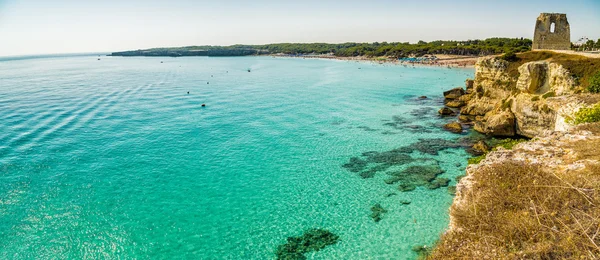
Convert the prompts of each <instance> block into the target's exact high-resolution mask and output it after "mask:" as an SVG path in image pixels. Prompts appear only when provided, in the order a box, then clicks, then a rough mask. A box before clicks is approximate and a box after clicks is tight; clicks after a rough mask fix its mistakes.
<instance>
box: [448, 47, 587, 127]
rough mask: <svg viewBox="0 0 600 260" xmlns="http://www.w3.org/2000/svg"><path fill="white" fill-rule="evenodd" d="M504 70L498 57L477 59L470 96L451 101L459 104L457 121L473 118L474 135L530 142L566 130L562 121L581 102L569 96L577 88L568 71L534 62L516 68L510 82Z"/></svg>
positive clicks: (573, 111)
mask: <svg viewBox="0 0 600 260" xmlns="http://www.w3.org/2000/svg"><path fill="white" fill-rule="evenodd" d="M508 65H509V63H508V62H507V61H503V60H500V59H498V58H489V57H486V58H481V59H479V61H478V62H477V65H476V73H475V74H476V77H475V80H474V81H473V91H471V93H470V94H469V93H468V92H467V94H466V95H463V96H461V97H460V98H459V99H457V100H460V101H464V103H465V104H464V106H462V108H461V110H460V114H461V116H462V117H463V118H474V124H475V127H474V129H475V130H476V131H479V132H481V133H485V134H489V135H493V136H513V135H515V134H518V135H523V136H526V137H534V136H536V135H539V134H542V133H544V132H547V131H566V130H568V129H569V128H570V127H572V126H570V125H569V124H567V123H565V119H566V118H569V117H572V116H573V114H574V113H575V112H576V111H577V110H578V109H579V108H580V107H582V105H581V104H583V103H586V102H583V101H582V99H584V98H575V97H577V96H580V95H582V94H575V93H576V91H577V88H578V86H577V84H576V81H575V80H574V79H573V77H572V76H571V73H569V71H567V70H566V69H565V68H564V67H563V66H561V65H560V64H556V63H552V62H549V61H535V62H528V63H525V64H523V65H521V66H520V67H519V69H518V70H519V76H518V78H514V79H511V77H510V75H509V72H508ZM567 96H568V97H569V98H566V97H567ZM565 98H566V99H565ZM455 101H456V100H455ZM456 103H457V104H456V105H458V102H456ZM580 103H581V104H580ZM587 104H589V102H587ZM451 105H455V104H454V103H452V104H451ZM460 105H462V104H460ZM513 129H514V130H513Z"/></svg>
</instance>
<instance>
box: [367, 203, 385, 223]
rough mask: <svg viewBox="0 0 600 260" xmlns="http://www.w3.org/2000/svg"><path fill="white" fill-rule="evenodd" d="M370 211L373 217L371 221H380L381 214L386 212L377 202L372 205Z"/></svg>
mask: <svg viewBox="0 0 600 260" xmlns="http://www.w3.org/2000/svg"><path fill="white" fill-rule="evenodd" d="M371 211H372V213H371V218H373V221H375V222H379V221H381V218H382V217H383V214H384V213H387V210H386V209H384V208H383V207H382V206H381V204H379V203H377V204H375V205H374V206H373V207H371Z"/></svg>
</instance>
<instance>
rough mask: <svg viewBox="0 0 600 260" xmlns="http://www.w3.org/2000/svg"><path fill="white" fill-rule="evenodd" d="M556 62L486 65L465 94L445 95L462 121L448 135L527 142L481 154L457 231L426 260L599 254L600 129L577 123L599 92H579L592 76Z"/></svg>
mask: <svg viewBox="0 0 600 260" xmlns="http://www.w3.org/2000/svg"><path fill="white" fill-rule="evenodd" d="M553 55H554V54H548V55H538V56H541V57H544V59H541V60H532V61H526V62H521V63H518V62H516V61H507V60H504V59H502V58H501V57H484V58H480V59H479V60H478V61H477V64H476V66H475V70H476V73H475V79H474V80H467V81H466V87H465V89H463V88H455V89H452V90H449V91H446V92H444V97H445V98H446V102H445V107H444V108H443V109H441V110H440V111H439V113H440V114H441V115H455V116H457V119H458V121H457V122H452V123H449V124H447V125H445V126H444V128H445V129H447V130H449V131H453V132H459V129H460V131H462V128H471V127H472V129H473V130H474V131H477V132H479V133H482V134H485V135H487V136H490V137H498V138H525V139H529V141H524V142H521V141H519V142H514V143H512V144H511V145H510V147H507V146H505V147H502V146H500V147H495V148H494V146H495V145H494V144H490V142H486V141H481V142H478V143H476V144H475V145H474V146H473V148H472V150H475V151H477V152H479V153H480V154H483V156H481V157H480V158H479V159H478V160H476V161H473V162H471V161H470V165H469V166H468V167H467V169H466V176H465V177H464V178H462V179H461V180H460V181H459V183H458V184H457V187H456V196H455V198H454V202H453V205H452V207H451V209H450V225H449V228H448V230H447V231H446V233H445V234H444V235H442V237H441V239H440V241H439V242H438V244H437V245H436V247H434V248H433V249H432V250H431V251H429V252H428V254H427V258H428V259H453V258H473V259H523V258H534V259H539V258H541V259H547V258H548V259H555V258H578V259H594V257H595V256H598V255H600V247H599V246H598V245H600V235H598V234H599V231H600V228H598V225H599V224H600V220H598V218H597V214H598V212H600V148H599V147H600V123H587V124H579V125H576V124H574V123H573V119H574V118H575V117H576V116H577V112H578V111H579V110H580V109H582V108H588V107H591V106H594V105H595V104H598V103H599V102H600V94H593V93H589V92H588V91H586V89H585V86H584V84H581V82H582V81H584V80H585V77H587V76H589V75H585V74H581V73H574V70H575V69H573V68H569V67H568V66H563V65H562V64H561V62H557V61H556V60H555V59H553V58H552V57H553ZM523 57H525V55H524V56H523ZM568 58H569V57H568ZM522 59H525V58H522ZM572 59H573V60H579V59H582V58H580V57H579V58H575V57H572ZM586 59H588V58H586ZM576 62H579V61H576ZM576 62H575V63H576ZM581 62H590V63H591V64H594V63H596V62H600V59H591V60H582V61H581ZM572 67H573V66H572ZM506 148H509V149H506Z"/></svg>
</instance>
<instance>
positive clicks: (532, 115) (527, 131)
mask: <svg viewBox="0 0 600 260" xmlns="http://www.w3.org/2000/svg"><path fill="white" fill-rule="evenodd" d="M532 99H533V96H532V95H528V94H520V95H517V96H516V97H515V98H514V100H513V102H512V106H511V110H512V111H513V113H514V115H515V120H516V133H517V134H519V135H522V136H526V137H529V138H533V137H535V136H537V135H540V134H543V133H545V132H548V131H554V130H555V127H554V126H555V124H556V122H555V121H556V108H555V107H553V106H552V105H550V103H549V102H548V101H547V100H545V99H539V100H537V101H532ZM533 100H535V99H533Z"/></svg>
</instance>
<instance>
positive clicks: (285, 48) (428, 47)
mask: <svg viewBox="0 0 600 260" xmlns="http://www.w3.org/2000/svg"><path fill="white" fill-rule="evenodd" d="M531 45H532V41H531V40H530V39H523V38H489V39H485V40H468V41H432V42H424V41H419V42H417V43H408V42H391V43H388V42H381V43H380V42H374V43H340V44H331V43H277V44H266V45H232V46H187V47H176V48H154V49H147V50H134V51H123V52H114V53H112V54H111V55H112V56H170V57H180V56H247V55H263V54H286V55H308V54H330V55H333V56H337V57H355V56H367V57H383V56H385V57H394V58H402V57H421V56H424V55H427V54H452V55H470V56H483V55H491V54H501V53H507V52H512V53H518V52H525V51H529V50H530V49H531Z"/></svg>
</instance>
